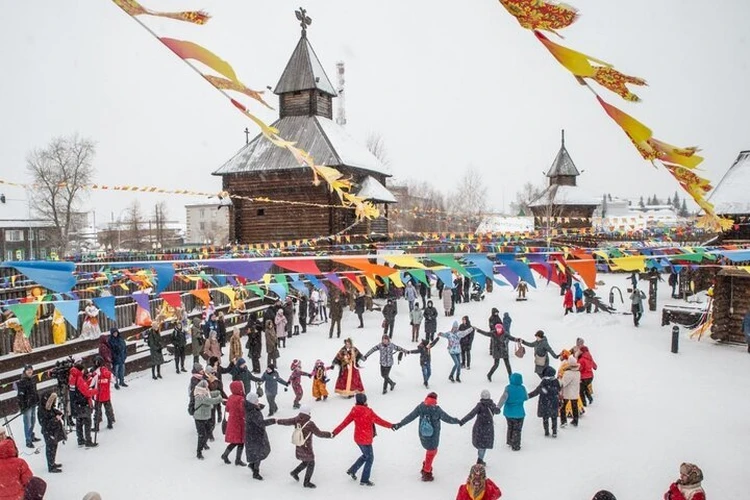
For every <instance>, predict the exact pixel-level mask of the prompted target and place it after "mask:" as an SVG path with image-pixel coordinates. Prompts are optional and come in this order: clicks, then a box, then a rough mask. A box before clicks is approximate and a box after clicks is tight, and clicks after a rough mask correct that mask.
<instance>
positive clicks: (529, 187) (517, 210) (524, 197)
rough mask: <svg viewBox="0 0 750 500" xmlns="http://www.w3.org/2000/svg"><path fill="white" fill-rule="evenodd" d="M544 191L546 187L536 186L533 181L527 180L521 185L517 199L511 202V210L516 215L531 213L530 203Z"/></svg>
mask: <svg viewBox="0 0 750 500" xmlns="http://www.w3.org/2000/svg"><path fill="white" fill-rule="evenodd" d="M542 192H544V188H542V187H539V186H535V185H534V184H532V183H531V182H527V183H526V184H524V185H523V187H521V190H520V191H519V192H517V193H516V201H513V202H511V204H510V210H511V212H513V214H514V215H530V214H531V209H530V208H529V204H530V203H531V202H533V201H534V200H536V199H537V198H539V197H540V196H541V195H542Z"/></svg>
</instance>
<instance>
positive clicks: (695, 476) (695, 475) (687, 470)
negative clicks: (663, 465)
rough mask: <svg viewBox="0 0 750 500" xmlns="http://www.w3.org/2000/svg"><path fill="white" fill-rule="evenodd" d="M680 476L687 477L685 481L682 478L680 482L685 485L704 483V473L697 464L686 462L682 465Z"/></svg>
mask: <svg viewBox="0 0 750 500" xmlns="http://www.w3.org/2000/svg"><path fill="white" fill-rule="evenodd" d="M680 475H681V476H685V479H682V478H680V479H681V480H680V482H681V483H682V484H684V485H686V486H687V485H692V484H700V482H701V481H703V471H702V470H701V469H700V467H698V466H697V465H695V464H691V463H688V462H684V463H683V464H682V465H680Z"/></svg>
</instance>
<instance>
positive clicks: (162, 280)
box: [151, 264, 174, 295]
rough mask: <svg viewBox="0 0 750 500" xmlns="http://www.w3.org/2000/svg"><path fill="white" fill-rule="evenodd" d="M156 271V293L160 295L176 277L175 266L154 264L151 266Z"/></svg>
mask: <svg viewBox="0 0 750 500" xmlns="http://www.w3.org/2000/svg"><path fill="white" fill-rule="evenodd" d="M151 267H153V268H154V271H156V288H155V290H154V293H155V294H156V295H159V294H160V293H161V292H163V291H164V290H166V289H167V287H168V286H169V284H170V283H171V282H172V279H174V266H173V265H172V264H154V265H153V266H151Z"/></svg>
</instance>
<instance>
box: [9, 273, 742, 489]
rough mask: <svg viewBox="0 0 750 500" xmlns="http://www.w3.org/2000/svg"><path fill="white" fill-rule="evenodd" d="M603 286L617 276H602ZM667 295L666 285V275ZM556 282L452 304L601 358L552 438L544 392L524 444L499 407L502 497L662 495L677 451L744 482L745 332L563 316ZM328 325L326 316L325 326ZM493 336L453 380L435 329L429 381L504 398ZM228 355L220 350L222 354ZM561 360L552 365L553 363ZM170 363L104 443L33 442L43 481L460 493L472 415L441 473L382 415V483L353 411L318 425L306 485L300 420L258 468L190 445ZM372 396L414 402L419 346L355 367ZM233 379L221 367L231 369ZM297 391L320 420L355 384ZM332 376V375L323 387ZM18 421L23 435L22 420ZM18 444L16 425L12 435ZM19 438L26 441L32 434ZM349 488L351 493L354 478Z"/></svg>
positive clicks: (463, 398) (323, 350) (216, 447)
mask: <svg viewBox="0 0 750 500" xmlns="http://www.w3.org/2000/svg"><path fill="white" fill-rule="evenodd" d="M603 278H604V279H605V281H607V282H608V284H609V285H611V284H617V285H619V286H620V287H621V288H623V289H624V288H626V280H625V277H624V276H623V275H614V276H603ZM601 288H602V292H601V295H602V296H606V295H607V293H608V291H609V287H608V286H607V287H601ZM660 295H661V298H662V300H661V301H660V304H659V306H660V307H661V306H662V305H663V303H664V299H666V298H668V290H667V287H666V286H663V288H662V290H661V291H660ZM560 299H561V297H560V296H559V293H558V289H557V287H556V286H554V285H550V286H549V287H545V286H544V285H542V286H541V287H540V289H539V290H533V289H532V291H531V293H530V299H529V301H528V302H525V303H524V302H516V301H515V300H513V293H512V292H511V291H510V290H509V287H503V288H499V287H496V288H495V292H494V293H493V294H489V295H488V296H487V299H486V300H485V301H484V302H483V303H477V302H473V303H472V304H470V305H465V304H463V305H458V306H457V316H459V315H464V314H468V315H469V316H470V318H471V319H472V321H473V323H475V324H477V325H479V326H480V327H483V328H486V321H487V318H488V316H489V312H490V308H491V307H493V306H494V307H498V309H500V311H501V312H503V311H508V312H509V313H510V314H511V316H512V317H513V329H512V333H513V334H514V335H516V336H522V337H524V338H526V339H528V340H531V339H532V338H533V334H534V332H535V331H536V330H537V329H543V330H544V331H545V332H547V335H548V337H549V339H550V343H551V345H552V347H553V349H555V350H557V351H559V350H561V349H563V348H567V347H570V346H571V345H572V344H573V343H574V341H575V338H576V337H578V336H582V337H584V338H585V339H586V343H587V344H588V345H589V346H590V348H591V350H592V354H593V356H594V358H595V360H596V361H597V362H598V364H599V370H598V371H597V372H596V379H595V381H594V389H595V402H594V405H593V407H590V409H589V411H588V413H587V414H586V416H585V417H583V418H582V421H581V424H580V427H578V428H577V429H575V428H571V427H569V428H567V429H563V430H561V431H560V437H559V438H558V439H557V440H551V439H545V438H544V436H543V432H542V428H541V422H540V420H539V419H537V418H536V405H537V403H536V400H533V401H532V402H530V403H527V405H526V412H527V417H526V421H525V424H524V432H523V443H522V446H523V448H522V450H521V451H520V452H512V451H511V450H510V449H508V448H507V447H506V446H505V445H504V433H505V421H504V419H503V418H502V417H497V418H496V422H495V425H496V439H495V449H494V450H491V451H490V452H488V455H487V461H488V474H489V476H490V477H491V478H492V479H493V480H495V482H496V483H498V484H499V485H500V487H501V489H502V491H503V498H509V499H525V500H534V499H541V498H555V499H558V500H588V499H590V498H591V497H592V496H593V494H594V493H595V492H596V491H597V490H598V489H602V488H606V489H610V490H611V491H613V492H614V493H615V494H616V496H617V498H618V499H619V500H643V499H647V498H653V499H655V498H661V495H662V494H663V493H664V491H666V488H667V487H668V485H669V483H670V482H671V481H673V480H674V479H675V478H676V477H677V473H678V467H679V464H680V463H681V462H683V461H689V462H694V463H696V464H698V465H699V466H700V467H701V468H702V469H703V471H704V475H705V477H706V480H705V482H704V485H705V487H706V489H707V491H708V495H709V497H710V498H745V494H746V490H747V487H746V484H745V483H746V481H745V480H744V479H745V477H746V472H747V471H746V467H745V466H744V465H745V464H746V462H745V459H746V454H747V450H748V449H750V432H749V431H748V425H747V418H748V415H749V414H750V400H748V398H747V394H748V393H750V377H748V376H747V367H748V362H750V356H749V355H748V354H747V352H745V349H744V347H736V346H721V345H717V344H715V343H714V342H713V341H711V340H710V339H705V338H704V340H703V341H701V342H697V341H695V340H690V339H689V338H688V336H687V333H686V332H683V335H682V338H681V344H680V354H679V355H674V354H671V353H670V351H669V348H670V328H669V327H664V328H662V327H660V326H659V325H660V318H659V314H660V313H658V314H657V313H648V312H647V313H646V315H645V317H644V319H643V322H642V325H641V327H640V328H639V329H636V328H634V327H633V325H632V318H631V317H630V316H621V315H612V316H610V315H606V314H603V313H602V314H598V315H593V314H592V315H586V314H578V315H572V316H568V317H563V315H562V308H561V300H560ZM407 309H408V308H407V306H406V303H405V302H403V301H402V302H400V304H399V316H398V317H397V330H396V333H395V336H394V340H395V342H396V343H397V344H400V345H402V346H404V347H407V346H411V343H410V342H409V339H410V332H409V325H408V318H407V314H406V311H407ZM381 319H382V318H381V317H380V316H379V313H369V315H367V316H366V317H365V321H366V328H365V329H364V330H357V329H354V328H353V327H354V326H355V324H356V323H355V322H356V317H355V316H354V314H351V313H348V312H347V313H345V317H344V322H343V324H344V334H343V336H352V337H353V339H354V341H355V344H356V345H357V346H358V347H359V348H360V349H361V350H363V351H365V350H367V349H369V348H370V347H371V346H372V345H374V344H375V343H376V342H378V340H379V339H380V329H379V325H380V322H381ZM453 319H454V318H444V317H440V320H439V323H438V329H439V330H441V329H447V328H448V327H449V326H450V324H451V323H452V321H453ZM326 327H327V325H324V326H316V327H311V328H310V329H309V330H308V333H307V334H306V335H302V336H299V337H295V338H293V339H291V340H290V341H289V344H288V345H289V347H288V348H287V349H286V350H283V349H282V358H281V359H280V363H279V364H280V366H281V370H280V371H281V375H282V376H284V377H285V376H287V375H288V368H289V363H290V362H291V360H292V359H293V358H295V357H300V358H301V359H303V361H304V367H305V368H306V369H308V368H310V367H312V364H313V362H314V361H315V360H316V359H317V358H321V359H323V360H326V362H329V361H330V360H331V359H332V358H333V356H334V354H335V352H336V350H337V349H338V348H339V345H340V341H338V340H336V339H334V340H329V339H328V335H327V328H326ZM324 330H325V331H324ZM487 344H488V339H486V338H484V337H481V336H478V338H477V339H476V341H475V343H474V350H473V362H472V369H471V371H468V372H465V373H464V374H463V375H462V379H463V381H464V382H463V383H462V384H451V383H450V382H449V381H448V372H449V369H450V360H449V357H448V354H447V353H446V352H445V347H446V343H445V342H444V341H441V343H439V344H438V345H437V346H436V347H435V350H434V353H433V379H432V384H431V389H432V390H434V391H436V392H437V394H438V396H439V403H440V405H441V406H442V407H443V408H444V409H445V410H446V411H447V412H448V413H449V414H451V415H453V416H456V417H459V418H460V417H462V416H463V415H465V414H466V413H467V412H468V411H469V410H470V409H471V408H472V407H473V405H474V404H475V402H476V401H477V400H478V399H479V393H480V391H481V390H482V389H484V388H489V389H490V390H491V392H492V397H493V398H494V399H497V398H498V397H499V396H500V394H501V393H502V389H503V387H504V385H505V383H506V378H505V372H504V370H503V369H502V368H500V369H499V370H498V372H497V373H496V375H495V381H494V382H492V384H489V383H488V382H487V380H486V378H485V374H486V372H487V370H488V368H489V366H490V365H491V362H492V360H491V358H490V357H489V355H488V349H487ZM225 362H226V361H225ZM511 362H512V363H513V367H514V369H515V370H517V371H520V372H521V373H522V374H523V377H524V382H525V385H526V387H527V389H528V390H531V389H533V388H534V387H536V384H537V382H538V378H537V377H536V375H534V373H533V357H532V356H530V355H529V354H527V356H526V357H525V358H524V359H522V360H519V359H517V358H514V359H512V360H511ZM553 366H555V367H556V366H557V364H556V363H554V364H553ZM163 368H164V369H163V370H162V373H163V375H164V379H163V380H161V381H152V380H151V379H150V376H149V377H148V378H147V377H145V376H144V374H135V375H134V377H133V378H132V379H130V381H129V382H130V388H129V389H126V390H120V391H114V390H113V391H112V392H113V402H114V406H115V412H116V415H117V424H116V427H115V429H114V430H112V431H107V430H106V429H105V430H104V431H103V432H102V433H101V434H100V435H99V442H100V446H99V447H98V448H96V449H92V450H83V449H78V448H77V447H76V445H75V439H74V438H73V440H71V441H68V443H67V444H66V445H64V446H61V447H60V449H59V451H58V462H61V463H63V464H64V470H65V473H63V474H48V473H47V472H46V465H45V462H44V454H43V453H41V454H38V455H25V456H24V458H26V460H28V461H29V464H30V466H31V468H32V470H33V471H35V473H36V474H37V475H39V476H41V477H43V478H44V479H45V480H46V481H47V482H48V485H49V489H48V496H47V498H49V499H51V500H71V499H78V498H81V497H83V495H84V494H85V493H86V492H87V491H91V490H96V491H99V492H100V493H101V494H102V498H104V499H105V500H133V499H147V498H179V499H181V500H190V499H205V498H210V497H215V496H216V495H217V494H218V495H219V496H221V497H222V498H233V497H236V495H241V494H248V493H249V494H252V495H262V496H259V497H256V498H271V495H282V496H283V497H286V498H298V495H304V496H305V497H309V498H332V495H337V496H339V495H341V494H342V492H343V493H345V494H354V495H357V498H361V499H368V498H372V499H375V498H379V499H382V498H388V497H389V496H391V497H392V498H413V499H422V498H424V499H428V498H429V499H431V500H433V499H452V498H455V492H456V489H457V487H458V485H459V484H461V483H462V482H464V481H465V480H466V476H467V473H468V470H469V467H470V465H471V464H473V463H474V462H475V459H476V454H475V450H474V449H473V447H472V446H471V424H469V425H466V426H464V427H459V426H449V425H445V426H444V427H443V432H442V438H441V446H440V451H439V453H438V456H437V459H436V461H435V465H434V474H435V478H436V479H435V482H433V483H422V482H420V480H419V470H420V466H421V462H422V457H423V454H424V450H423V449H422V447H421V446H420V444H419V439H418V435H417V433H418V429H417V428H418V424H417V423H412V424H411V425H409V426H407V427H405V428H403V429H401V430H399V431H397V432H392V431H390V430H385V429H379V433H378V437H377V438H376V441H375V464H374V468H373V477H372V479H373V481H374V482H375V483H376V486H375V487H374V488H364V487H360V486H359V484H358V483H356V482H353V481H352V480H351V479H350V478H349V477H348V476H346V475H345V474H344V471H345V470H346V469H347V467H348V466H349V465H350V464H351V463H352V462H353V461H354V460H355V459H356V457H357V456H358V450H357V448H356V447H355V445H354V443H353V440H352V429H353V427H352V426H350V427H349V428H348V429H347V430H346V431H344V432H343V433H342V434H341V435H339V436H338V437H337V438H335V439H333V440H322V439H316V442H315V445H314V446H315V450H316V455H317V469H316V471H315V476H314V478H313V481H314V482H315V483H316V484H317V485H318V488H317V490H314V491H313V490H303V488H302V485H301V484H299V483H295V482H294V480H292V479H291V478H290V477H289V471H290V470H291V469H292V468H293V467H294V466H296V465H297V461H296V460H295V459H294V447H293V445H292V444H291V443H290V437H291V431H292V430H291V428H290V427H280V426H272V427H270V428H269V434H270V439H271V446H272V453H271V456H270V457H269V459H268V460H266V461H264V462H263V464H262V473H263V475H264V476H265V481H262V482H259V481H255V480H253V479H252V478H251V473H250V470H249V469H247V468H239V467H236V466H234V465H231V466H228V465H224V464H223V463H222V462H221V460H220V458H219V455H220V454H221V452H222V451H223V448H224V444H223V442H222V438H223V436H222V435H221V433H220V431H218V429H217V434H216V436H217V440H216V442H214V443H211V450H209V451H207V452H205V455H206V460H205V461H202V462H201V461H198V460H196V459H195V442H196V438H195V428H194V425H193V420H192V419H191V418H190V416H189V415H188V414H187V412H186V408H187V390H186V387H187V384H188V377H189V374H181V375H176V374H175V373H174V371H173V369H172V365H165V366H164V367H163ZM362 377H363V379H364V383H365V387H366V388H367V389H368V390H369V392H368V396H369V403H370V406H371V407H372V408H373V409H375V411H376V412H377V413H379V414H380V415H381V416H382V417H383V418H385V419H387V420H390V421H392V422H396V421H398V420H400V419H401V418H403V417H404V416H405V415H406V414H407V413H409V412H410V411H411V410H412V409H413V408H414V406H416V405H417V404H418V403H419V402H420V401H421V400H422V399H423V398H424V396H425V395H426V392H427V391H425V390H424V388H423V387H422V385H421V374H420V369H419V363H418V357H417V356H409V357H408V358H406V359H405V360H404V361H403V362H402V363H401V364H400V365H398V366H396V367H394V370H393V372H392V378H393V379H394V380H395V381H397V382H398V386H397V387H396V391H395V392H393V393H388V394H387V395H385V396H384V395H382V394H381V393H380V387H381V379H380V376H379V369H378V361H377V358H376V357H375V356H373V357H371V358H370V359H369V361H367V362H366V364H365V368H364V369H363V370H362ZM227 382H228V381H227ZM303 382H304V386H305V399H304V401H303V403H307V404H310V405H311V406H312V408H313V418H314V420H315V421H316V423H317V424H318V425H319V426H320V427H321V428H323V429H327V430H330V429H332V428H333V427H335V426H336V425H337V424H338V423H339V422H340V421H341V419H343V417H344V416H345V415H346V414H347V412H348V411H349V408H350V407H351V405H352V401H351V400H346V399H341V398H339V397H336V396H333V397H332V398H331V399H329V400H328V401H327V402H324V403H323V402H321V403H316V402H314V401H312V400H311V398H310V397H309V396H310V383H309V381H308V380H307V379H304V380H303ZM332 389H333V381H332V382H331V383H329V390H331V391H332ZM292 399H293V396H292V393H291V392H287V393H283V392H282V393H281V394H280V397H279V406H280V408H281V411H280V415H279V416H281V417H288V416H292V415H294V414H295V412H294V411H293V410H292V408H291V404H292ZM13 432H14V434H15V435H16V437H18V436H22V435H23V431H22V428H21V425H20V422H19V421H18V420H17V421H16V422H14V426H13ZM19 444H21V445H22V444H23V439H22V438H21V439H20V440H19ZM23 450H24V451H25V450H26V449H25V448H23ZM347 492H348V493H347Z"/></svg>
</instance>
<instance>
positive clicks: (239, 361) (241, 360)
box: [235, 358, 247, 367]
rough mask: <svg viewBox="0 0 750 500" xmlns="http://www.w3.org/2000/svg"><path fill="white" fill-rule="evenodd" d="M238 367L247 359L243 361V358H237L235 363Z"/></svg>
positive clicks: (245, 362)
mask: <svg viewBox="0 0 750 500" xmlns="http://www.w3.org/2000/svg"><path fill="white" fill-rule="evenodd" d="M235 364H236V365H237V366H238V367H240V366H242V365H246V364H247V361H245V358H237V362H236V363H235Z"/></svg>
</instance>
